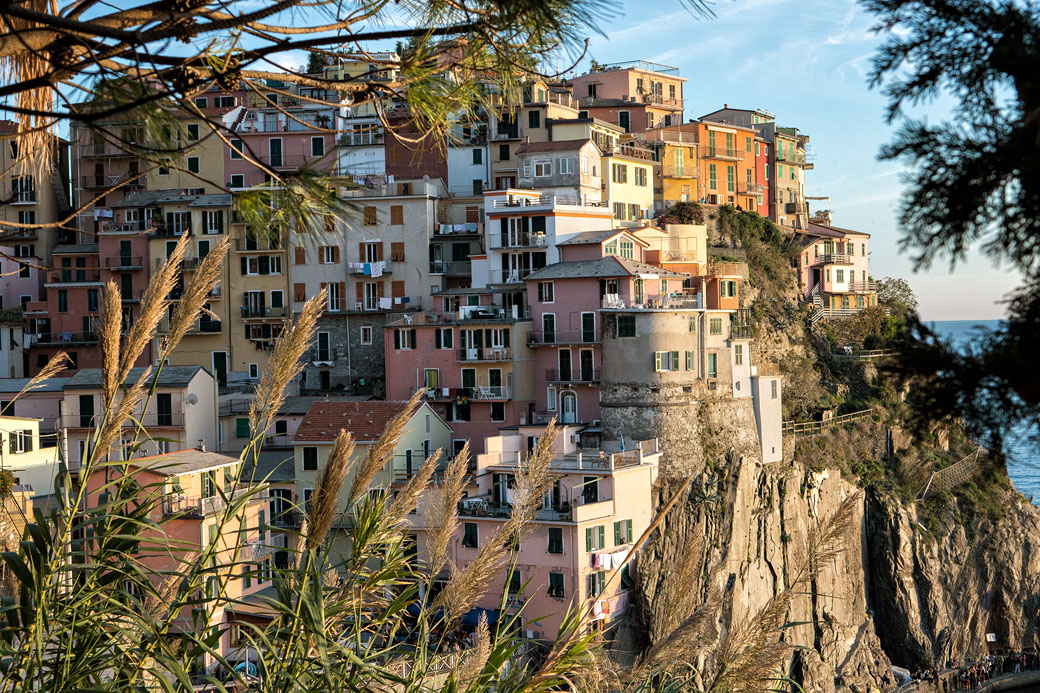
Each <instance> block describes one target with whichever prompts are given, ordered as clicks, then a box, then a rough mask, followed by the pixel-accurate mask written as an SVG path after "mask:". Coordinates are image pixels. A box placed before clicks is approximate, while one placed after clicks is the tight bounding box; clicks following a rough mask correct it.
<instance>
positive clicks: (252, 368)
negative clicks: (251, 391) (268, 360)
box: [249, 363, 260, 380]
mask: <svg viewBox="0 0 1040 693" xmlns="http://www.w3.org/2000/svg"><path fill="white" fill-rule="evenodd" d="M249 379H250V380H259V379H260V364H259V363H251V364H249Z"/></svg>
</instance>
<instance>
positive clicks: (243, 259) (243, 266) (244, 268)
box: [240, 257, 247, 276]
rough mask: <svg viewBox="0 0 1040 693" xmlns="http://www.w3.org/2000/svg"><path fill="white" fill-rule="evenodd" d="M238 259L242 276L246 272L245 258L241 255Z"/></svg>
mask: <svg viewBox="0 0 1040 693" xmlns="http://www.w3.org/2000/svg"><path fill="white" fill-rule="evenodd" d="M240 259H241V260H242V275H243V276H244V275H245V274H246V265H247V263H246V258H244V257H243V258H240Z"/></svg>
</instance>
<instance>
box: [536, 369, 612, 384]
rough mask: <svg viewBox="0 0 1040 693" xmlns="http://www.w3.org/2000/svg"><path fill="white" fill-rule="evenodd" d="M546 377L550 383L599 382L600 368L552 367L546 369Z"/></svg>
mask: <svg viewBox="0 0 1040 693" xmlns="http://www.w3.org/2000/svg"><path fill="white" fill-rule="evenodd" d="M545 379H546V381H547V382H550V383H598V382H599V369H598V368H574V369H571V370H569V371H568V370H563V371H561V370H558V369H556V368H550V369H548V370H546V371H545Z"/></svg>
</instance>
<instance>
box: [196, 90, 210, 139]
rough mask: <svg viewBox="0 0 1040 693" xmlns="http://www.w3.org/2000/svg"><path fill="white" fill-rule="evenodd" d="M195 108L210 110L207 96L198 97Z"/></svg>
mask: <svg viewBox="0 0 1040 693" xmlns="http://www.w3.org/2000/svg"><path fill="white" fill-rule="evenodd" d="M195 106H196V107H198V108H209V99H207V98H206V97H205V96H197V97H195ZM195 127H196V128H197V127H198V125H196V126H195ZM196 139H198V138H196Z"/></svg>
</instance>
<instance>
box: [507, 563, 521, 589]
mask: <svg viewBox="0 0 1040 693" xmlns="http://www.w3.org/2000/svg"><path fill="white" fill-rule="evenodd" d="M522 586H523V580H521V578H520V571H519V570H518V569H517V568H516V567H514V568H513V569H512V570H511V571H509V594H518V593H519V592H520V588H521V587H522Z"/></svg>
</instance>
